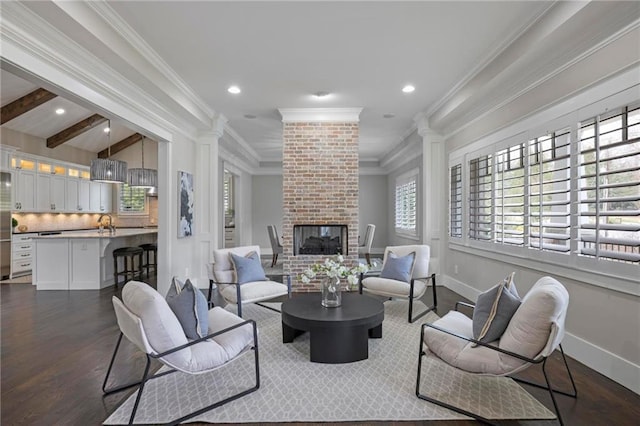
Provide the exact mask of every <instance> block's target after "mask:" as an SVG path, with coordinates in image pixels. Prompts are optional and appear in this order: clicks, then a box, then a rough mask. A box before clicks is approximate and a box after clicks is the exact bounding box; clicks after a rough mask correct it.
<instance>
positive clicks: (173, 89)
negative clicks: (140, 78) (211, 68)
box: [56, 0, 215, 123]
mask: <svg viewBox="0 0 640 426" xmlns="http://www.w3.org/2000/svg"><path fill="white" fill-rule="evenodd" d="M56 4H57V5H58V7H60V8H61V9H63V10H64V11H65V12H66V13H67V14H69V15H70V16H72V18H74V19H75V20H76V22H78V23H79V24H80V25H82V26H83V27H84V28H85V29H86V30H87V31H89V32H91V33H93V34H94V35H95V36H96V37H98V38H100V40H102V41H103V43H105V44H107V45H108V46H109V48H111V49H112V50H114V51H116V52H117V53H118V54H120V55H122V54H127V53H128V52H127V50H128V49H117V50H116V48H117V47H118V46H117V44H121V43H124V44H126V45H127V46H129V47H131V48H132V49H133V50H134V51H135V54H127V55H126V56H127V57H126V60H127V61H128V62H129V63H130V64H131V65H133V66H134V67H135V68H142V69H145V70H148V69H149V65H151V68H152V69H153V70H154V71H155V73H154V74H155V75H154V74H151V73H148V72H146V73H145V77H146V78H147V79H149V80H150V81H151V82H152V83H153V84H154V85H155V86H156V87H158V88H159V89H161V90H162V91H164V92H166V93H167V95H168V96H169V97H171V98H172V99H173V100H174V101H175V102H177V103H178V104H179V105H180V106H181V107H182V108H184V109H185V110H187V111H188V112H189V113H191V114H192V115H193V116H195V117H197V118H198V119H199V120H201V121H202V122H204V123H206V122H207V121H208V120H210V119H211V117H213V116H214V115H215V111H214V110H213V109H211V107H210V106H209V105H208V104H207V103H206V102H204V101H203V100H202V99H201V98H200V97H199V96H198V95H196V93H195V92H194V90H193V89H192V88H191V87H190V86H189V85H188V84H187V83H186V82H185V81H184V80H183V79H182V77H180V76H179V75H178V73H176V72H175V71H174V70H173V69H172V68H171V67H170V66H169V65H168V64H167V63H166V62H165V61H164V59H162V57H161V56H160V55H158V53H157V52H156V51H155V50H153V48H152V47H151V46H150V45H149V44H148V43H147V42H146V41H145V40H144V39H143V38H142V37H140V35H139V34H138V33H137V32H136V31H135V30H134V29H133V28H132V27H131V26H130V25H129V24H128V23H127V22H126V21H125V20H124V19H122V17H120V15H118V14H117V13H116V12H115V10H113V8H112V7H111V6H110V5H109V4H108V3H107V2H106V1H104V0H93V1H90V2H56ZM76 8H87V9H90V10H91V11H93V12H94V13H95V15H97V16H98V17H99V18H100V19H101V20H102V21H103V22H104V23H106V24H107V25H108V30H110V31H111V32H113V33H114V34H115V35H117V36H118V37H119V39H118V40H113V39H112V38H106V37H104V36H103V35H104V34H102V31H98V29H99V28H100V27H99V26H98V25H95V18H94V19H91V18H92V17H89V16H88V15H87V14H86V13H82V14H79V13H75V12H74V10H75V9H76ZM78 12H82V11H78ZM102 30H103V31H107V28H104V26H102ZM106 40H113V41H112V42H111V43H107V41H106ZM143 60H144V61H146V63H144V61H143Z"/></svg>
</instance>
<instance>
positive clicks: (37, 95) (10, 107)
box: [0, 89, 58, 125]
mask: <svg viewBox="0 0 640 426" xmlns="http://www.w3.org/2000/svg"><path fill="white" fill-rule="evenodd" d="M56 96H58V95H56V94H55V93H51V92H50V91H48V90H46V89H36V90H34V91H33V92H31V93H28V94H26V95H24V96H23V97H21V98H20V99H16V100H15V101H13V102H11V103H10V104H7V105H5V106H3V107H2V111H1V112H0V125H1V124H4V123H6V122H7V121H9V120H13V119H14V118H16V117H18V116H19V115H22V114H24V113H25V112H29V111H31V110H32V109H34V108H35V107H37V106H39V105H42V104H43V103H45V102H48V101H50V100H51V99H53V98H55V97H56Z"/></svg>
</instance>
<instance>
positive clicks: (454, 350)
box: [423, 311, 527, 376]
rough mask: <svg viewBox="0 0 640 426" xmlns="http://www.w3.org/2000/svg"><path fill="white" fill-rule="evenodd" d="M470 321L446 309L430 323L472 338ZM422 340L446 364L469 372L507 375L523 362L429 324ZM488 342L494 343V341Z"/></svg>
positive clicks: (460, 314)
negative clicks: (445, 312) (446, 311)
mask: <svg viewBox="0 0 640 426" xmlns="http://www.w3.org/2000/svg"><path fill="white" fill-rule="evenodd" d="M472 323H473V322H472V320H471V318H469V317H467V316H466V315H464V314H463V313H461V312H457V311H450V312H449V313H447V314H446V315H445V316H443V317H442V318H440V319H439V320H437V321H436V322H434V323H433V324H434V325H436V326H438V327H441V328H443V329H445V330H449V331H452V332H454V333H456V334H459V335H461V336H463V337H466V338H472V337H473V326H472ZM423 343H424V344H425V345H426V346H427V347H428V348H429V350H430V351H431V352H433V353H434V354H436V355H437V356H438V357H439V358H440V359H442V360H443V361H445V362H446V363H447V364H450V365H452V366H454V367H456V368H460V369H462V370H465V371H468V372H471V373H476V374H491V375H497V376H501V375H509V374H512V373H514V372H516V371H518V370H520V369H521V368H522V367H523V366H526V365H527V363H526V362H525V361H522V360H520V359H518V358H513V357H511V356H508V355H504V354H501V353H500V352H497V351H494V350H492V349H489V348H486V347H484V346H476V345H474V344H473V343H471V342H468V341H466V340H464V339H460V338H458V337H455V336H452V335H450V334H447V333H443V332H441V331H438V330H435V329H433V328H429V327H428V328H427V329H426V330H425V333H424V342H423ZM492 345H494V346H498V342H494V343H492Z"/></svg>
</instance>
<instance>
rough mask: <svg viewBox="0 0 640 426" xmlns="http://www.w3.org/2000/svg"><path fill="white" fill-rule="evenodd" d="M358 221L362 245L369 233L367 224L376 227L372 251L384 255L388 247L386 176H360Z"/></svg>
mask: <svg viewBox="0 0 640 426" xmlns="http://www.w3.org/2000/svg"><path fill="white" fill-rule="evenodd" d="M358 194H359V196H358V215H359V218H358V221H359V235H360V243H362V242H363V241H362V239H363V238H364V234H365V232H366V231H367V224H369V223H372V224H374V225H376V232H375V234H374V236H373V245H372V246H371V251H372V253H373V254H382V253H384V248H385V247H386V246H387V245H388V244H387V241H388V238H389V237H388V232H387V229H388V227H387V223H388V215H389V212H388V208H387V207H388V205H389V199H388V191H387V176H385V175H360V184H359V188H358Z"/></svg>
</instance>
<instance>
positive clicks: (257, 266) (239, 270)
mask: <svg viewBox="0 0 640 426" xmlns="http://www.w3.org/2000/svg"><path fill="white" fill-rule="evenodd" d="M229 256H230V257H231V263H232V264H233V269H234V270H235V272H236V282H237V283H238V284H244V283H248V282H252V281H265V280H266V279H267V277H266V276H265V274H264V269H262V264H261V263H260V256H258V254H257V253H256V252H251V253H248V254H246V255H245V256H239V255H237V254H235V253H229Z"/></svg>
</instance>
